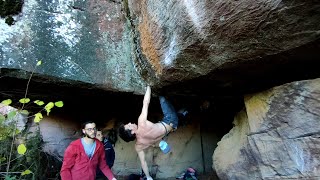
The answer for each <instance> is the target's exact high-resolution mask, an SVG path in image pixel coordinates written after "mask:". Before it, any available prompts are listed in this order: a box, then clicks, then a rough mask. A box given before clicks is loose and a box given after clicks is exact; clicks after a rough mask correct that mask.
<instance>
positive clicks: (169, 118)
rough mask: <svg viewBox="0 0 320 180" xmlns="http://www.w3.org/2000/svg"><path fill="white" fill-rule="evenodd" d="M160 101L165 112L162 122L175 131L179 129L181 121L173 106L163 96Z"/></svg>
mask: <svg viewBox="0 0 320 180" xmlns="http://www.w3.org/2000/svg"><path fill="white" fill-rule="evenodd" d="M159 100H160V105H161V109H162V112H163V119H162V122H164V123H166V124H168V125H171V126H172V128H173V129H177V127H178V121H179V119H178V115H177V112H176V110H175V109H174V107H173V105H172V104H171V103H170V102H169V101H168V100H167V99H166V98H165V97H163V96H159Z"/></svg>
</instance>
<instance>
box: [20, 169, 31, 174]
mask: <svg viewBox="0 0 320 180" xmlns="http://www.w3.org/2000/svg"><path fill="white" fill-rule="evenodd" d="M31 173H32V171H30V170H29V169H27V170H25V171H23V172H22V173H21V176H24V175H27V174H31Z"/></svg>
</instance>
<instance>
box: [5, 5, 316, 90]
mask: <svg viewBox="0 0 320 180" xmlns="http://www.w3.org/2000/svg"><path fill="white" fill-rule="evenodd" d="M319 7H320V3H319V2H318V1H307V2H305V1H299V0H294V1H290V2H289V1H280V0H275V1H267V0H263V1H252V0H251V1H215V2H212V1H209V0H205V1H199V0H190V1H187V0H182V1H177V0H169V1H155V0H139V1H137V0H130V1H98V0H90V1H89V0H77V1H76V0H66V1H54V2H50V3H49V2H47V1H37V0H28V1H25V2H24V5H23V9H22V13H21V14H19V15H17V16H14V19H15V23H14V24H13V25H11V26H9V25H8V24H6V23H5V20H4V19H0V68H1V75H2V76H3V77H17V78H18V79H19V78H24V79H27V78H28V76H26V73H25V72H29V73H30V72H32V71H33V69H34V66H35V64H36V61H37V60H42V61H43V65H42V66H40V67H39V68H37V69H36V70H35V71H36V74H35V77H34V78H33V80H37V81H41V82H46V81H48V82H50V83H54V84H57V85H60V83H61V82H66V83H67V85H68V86H77V87H79V86H80V87H82V86H83V84H81V83H84V84H86V86H85V88H97V89H103V90H107V91H116V92H118V91H120V92H134V93H137V94H143V93H144V89H143V87H144V86H145V84H146V83H148V84H151V85H153V86H154V87H155V88H160V89H161V88H164V87H167V86H169V85H175V84H176V83H179V82H187V80H192V79H195V78H198V77H204V82H205V83H211V84H212V85H214V86H218V87H220V88H221V87H234V86H235V82H238V83H240V84H241V85H244V81H245V79H247V78H250V79H255V77H256V78H258V76H255V75H257V74H259V72H262V70H264V71H263V73H262V74H260V75H265V76H268V75H272V72H270V69H272V68H275V67H277V66H279V65H281V64H283V63H292V62H294V60H293V59H289V60H288V59H286V58H284V57H283V55H281V53H283V52H287V51H293V52H295V51H294V50H293V49H295V48H297V47H301V46H303V45H308V44H309V43H313V42H315V41H317V40H319V36H320V35H319V30H320V24H319V19H320V12H319V9H320V8H319ZM317 44H318V43H317ZM305 49H308V48H305ZM312 53H314V54H316V56H317V57H320V55H319V53H318V51H313V52H312ZM305 54H306V56H308V53H305ZM309 54H310V53H309ZM270 55H279V57H280V58H279V57H278V58H276V57H272V58H271V60H270V61H266V60H265V59H264V58H268V57H269V56H270ZM298 59H300V61H299V62H301V58H300V56H299V58H298ZM309 59H310V58H309ZM311 59H312V60H313V61H316V60H317V59H316V58H315V59H316V60H314V59H313V58H311ZM284 61H285V62H284ZM299 62H296V63H297V64H299ZM269 64H272V66H271V67H269V66H268V65H269ZM304 66H305V65H304ZM239 67H241V68H239ZM265 67H268V68H267V69H265ZM230 69H231V70H230ZM248 69H251V71H248ZM289 69H290V68H289ZM217 71H218V72H217ZM235 72H237V74H236V75H234V73H235ZM245 75H247V76H245ZM282 76H284V75H283V74H282ZM201 84H204V83H199V84H197V86H200V85H201ZM246 85H247V86H250V83H248V84H246ZM192 86H193V85H192V84H191V85H190V86H183V87H182V86H180V87H179V86H178V87H174V88H173V87H172V88H171V89H169V90H168V91H169V92H171V93H173V92H175V90H177V89H180V90H181V91H183V92H182V93H188V92H190V93H192V92H195V91H196V90H195V89H194V88H192ZM197 93H200V94H201V92H197Z"/></svg>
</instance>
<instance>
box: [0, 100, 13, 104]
mask: <svg viewBox="0 0 320 180" xmlns="http://www.w3.org/2000/svg"><path fill="white" fill-rule="evenodd" d="M1 103H2V104H4V105H7V106H8V105H9V104H11V103H12V101H11V99H6V100H3V101H2V102H1Z"/></svg>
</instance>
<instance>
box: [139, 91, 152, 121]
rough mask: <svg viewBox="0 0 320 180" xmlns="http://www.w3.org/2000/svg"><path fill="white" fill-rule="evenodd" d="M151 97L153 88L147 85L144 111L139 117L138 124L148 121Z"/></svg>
mask: <svg viewBox="0 0 320 180" xmlns="http://www.w3.org/2000/svg"><path fill="white" fill-rule="evenodd" d="M150 98H151V88H150V86H147V90H146V93H145V94H144V98H143V106H142V111H141V114H140V116H139V119H138V124H140V123H145V122H146V121H147V117H148V108H149V103H150Z"/></svg>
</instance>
